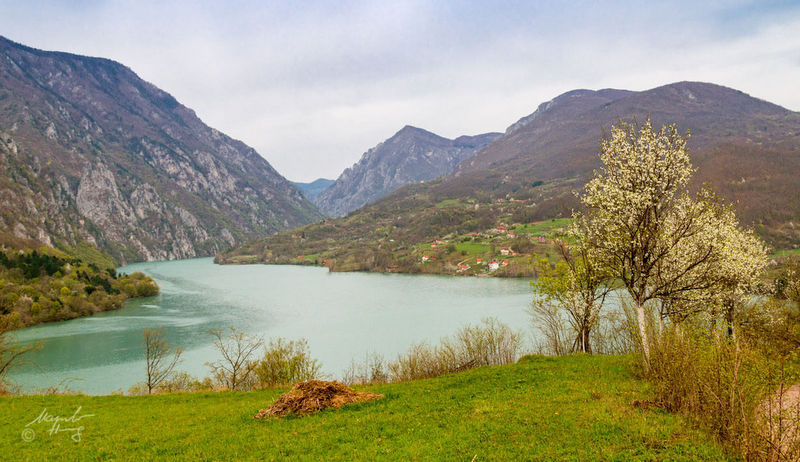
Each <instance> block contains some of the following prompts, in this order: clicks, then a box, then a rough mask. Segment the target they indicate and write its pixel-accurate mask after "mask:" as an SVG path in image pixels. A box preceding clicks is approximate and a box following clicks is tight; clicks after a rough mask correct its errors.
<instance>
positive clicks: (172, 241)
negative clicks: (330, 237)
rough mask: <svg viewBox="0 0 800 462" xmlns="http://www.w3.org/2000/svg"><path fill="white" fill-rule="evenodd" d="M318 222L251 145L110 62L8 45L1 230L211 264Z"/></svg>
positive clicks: (0, 58) (3, 80) (2, 105)
mask: <svg viewBox="0 0 800 462" xmlns="http://www.w3.org/2000/svg"><path fill="white" fill-rule="evenodd" d="M320 217H321V215H320V214H319V212H318V211H317V210H316V208H315V207H314V206H313V205H312V204H311V203H310V202H308V201H307V200H306V199H305V198H304V197H303V196H302V194H301V193H300V191H299V190H298V189H297V188H296V187H295V186H293V185H292V184H291V183H289V182H288V181H287V180H286V179H285V178H283V177H282V176H281V175H280V174H278V173H277V172H276V171H275V170H274V169H273V168H272V167H271V166H270V165H269V163H268V162H267V161H266V160H264V158H262V157H261V156H259V155H258V153H256V152H255V151H254V150H253V149H252V148H250V147H248V146H246V145H245V144H244V143H242V142H240V141H237V140H234V139H232V138H230V137H228V136H226V135H225V134H223V133H220V132H219V131H217V130H214V129H212V128H210V127H208V126H206V125H205V124H204V123H203V122H202V121H201V120H200V119H199V118H198V117H197V116H196V115H195V113H194V112H193V111H192V110H191V109H188V108H186V107H185V106H183V105H181V104H180V103H178V102H177V101H176V100H175V99H174V98H173V97H172V96H170V95H169V94H168V93H166V92H164V91H162V90H160V89H158V88H156V87H155V86H153V85H151V84H149V83H147V82H145V81H143V80H141V79H140V78H139V77H137V76H136V74H135V73H133V72H132V71H131V70H130V69H128V68H127V67H125V66H123V65H121V64H119V63H116V62H114V61H110V60H106V59H99V58H89V57H84V56H77V55H72V54H67V53H56V52H45V51H40V50H35V49H32V48H28V47H25V46H22V45H19V44H17V43H14V42H11V41H9V40H7V39H4V38H2V37H0V227H2V228H3V229H4V230H5V231H10V232H13V233H14V234H16V235H17V236H19V237H24V238H33V239H38V240H40V241H43V242H45V243H48V244H50V245H76V244H77V243H79V242H82V241H89V242H92V243H94V244H96V245H97V246H98V247H100V248H101V249H103V250H105V251H107V252H109V253H110V254H111V255H112V256H114V257H115V258H116V259H117V261H119V262H129V261H134V260H142V259H143V260H161V259H173V258H187V257H194V256H203V255H213V254H214V253H216V252H218V251H219V250H221V249H223V248H225V247H228V246H230V245H233V244H234V243H236V242H239V241H241V240H244V239H247V238H251V237H254V236H258V235H263V234H267V233H271V232H275V231H278V230H282V229H286V228H290V227H295V226H299V225H302V224H305V223H308V222H310V221H313V220H315V219H318V218H320Z"/></svg>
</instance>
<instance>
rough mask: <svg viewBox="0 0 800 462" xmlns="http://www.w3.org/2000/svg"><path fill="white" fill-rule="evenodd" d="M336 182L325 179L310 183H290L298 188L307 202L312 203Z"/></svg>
mask: <svg viewBox="0 0 800 462" xmlns="http://www.w3.org/2000/svg"><path fill="white" fill-rule="evenodd" d="M335 182H336V180H329V179H327V178H317V179H316V180H314V181H312V182H311V183H301V182H299V181H292V184H293V185H295V186H297V187H298V188H300V191H301V192H302V193H303V195H305V196H306V197H307V198H308V200H310V201H313V200H314V199H315V198H316V197H317V196H319V195H320V194H321V193H322V191H325V190H326V189H328V187H329V186H330V185H332V184H333V183H335Z"/></svg>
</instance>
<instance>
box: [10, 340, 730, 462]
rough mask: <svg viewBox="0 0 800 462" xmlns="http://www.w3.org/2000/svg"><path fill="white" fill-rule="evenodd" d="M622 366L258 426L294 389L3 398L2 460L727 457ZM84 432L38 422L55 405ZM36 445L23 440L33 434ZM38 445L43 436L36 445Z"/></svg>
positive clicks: (414, 390)
mask: <svg viewBox="0 0 800 462" xmlns="http://www.w3.org/2000/svg"><path fill="white" fill-rule="evenodd" d="M626 361H627V360H626V358H623V357H599V356H595V357H590V356H571V357H563V358H546V357H527V358H523V359H522V360H521V361H520V362H519V363H517V364H515V365H511V366H501V367H486V368H480V369H476V370H472V371H468V372H464V373H460V374H453V375H448V376H444V377H440V378H436V379H430V380H420V381H416V382H407V383H401V384H394V385H383V386H373V387H367V388H368V389H369V390H372V391H375V392H378V393H383V394H385V398H383V399H380V400H378V401H373V402H368V403H361V404H357V405H352V406H348V407H345V408H343V409H341V410H329V411H325V412H322V413H320V414H317V415H313V416H310V417H303V418H294V417H289V418H285V419H270V420H266V421H256V420H254V419H253V418H252V415H253V414H254V413H255V412H256V411H257V410H258V409H260V408H264V407H267V406H268V405H269V404H270V403H271V402H272V401H273V400H274V399H276V398H277V396H278V395H279V394H280V392H281V391H283V390H272V391H262V392H251V393H202V394H174V395H160V396H152V397H127V396H102V397H88V396H28V397H4V398H0V406H2V408H3V414H2V416H3V418H2V419H1V420H0V448H3V450H2V452H0V458H1V459H3V460H42V459H44V458H45V457H47V458H49V459H65V460H89V459H91V460H109V459H125V460H130V459H138V460H146V459H155V458H170V459H175V458H177V459H191V460H233V459H236V460H255V459H259V460H263V459H265V460H270V459H276V460H277V459H284V458H287V457H291V458H305V459H317V460H319V459H325V460H330V459H340V460H352V459H358V460H372V459H385V460H395V459H401V460H405V459H423V460H430V459H446V460H467V461H471V460H554V459H555V460H564V459H566V460H598V459H600V460H698V459H705V460H721V459H725V458H726V457H727V456H726V454H725V453H724V452H723V450H722V449H721V448H720V447H719V446H718V445H717V444H716V443H715V442H714V441H713V440H712V439H711V438H710V437H709V436H707V435H706V434H704V433H702V432H700V431H699V430H695V429H692V428H691V427H690V426H689V425H688V424H687V423H686V422H685V421H684V420H682V419H681V418H680V417H678V416H675V415H672V414H669V413H666V412H663V411H659V410H656V409H652V408H650V409H641V408H636V407H633V406H632V404H631V403H632V401H633V400H634V399H640V400H641V399H646V398H647V387H646V386H645V385H644V384H643V383H642V382H640V381H638V380H636V379H635V378H634V377H632V376H631V374H630V372H629V368H628V367H627V365H626ZM79 406H80V407H81V410H80V412H79V415H80V416H86V417H84V418H82V419H80V420H79V421H78V422H75V423H71V422H62V423H61V428H62V429H63V428H70V427H75V426H78V425H81V426H83V427H84V428H83V430H82V431H81V438H80V441H79V442H78V441H73V439H72V437H73V436H74V435H75V432H74V431H64V432H59V433H56V434H50V433H49V429H50V428H51V426H52V424H51V423H48V422H39V423H33V424H31V425H29V426H27V427H26V425H27V424H29V423H30V422H31V421H34V420H35V419H36V418H37V416H39V415H40V414H41V413H42V411H43V409H46V412H47V413H49V414H50V415H57V416H62V417H69V416H72V415H73V414H75V411H76V409H77V408H78V407H79ZM23 438H24V439H23ZM26 439H27V440H30V441H26Z"/></svg>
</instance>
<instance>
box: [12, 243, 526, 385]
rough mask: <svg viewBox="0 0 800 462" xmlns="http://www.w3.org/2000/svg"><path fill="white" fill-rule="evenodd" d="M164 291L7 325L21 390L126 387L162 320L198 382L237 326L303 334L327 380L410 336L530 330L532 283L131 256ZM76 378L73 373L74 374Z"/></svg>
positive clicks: (268, 333)
mask: <svg viewBox="0 0 800 462" xmlns="http://www.w3.org/2000/svg"><path fill="white" fill-rule="evenodd" d="M119 271H120V272H124V273H132V272H134V271H142V272H144V273H145V274H147V275H149V276H151V277H152V278H153V279H155V280H156V282H158V285H159V286H160V287H161V293H160V294H159V295H158V296H155V297H148V298H143V299H136V300H131V301H129V302H127V303H126V304H125V306H124V307H123V308H121V309H119V310H115V311H109V312H105V313H100V314H98V315H96V316H92V317H88V318H80V319H75V320H71V321H65V322H59V323H51V324H44V325H39V326H35V327H30V328H27V329H22V330H19V331H15V336H16V337H17V339H18V340H19V341H20V342H22V343H26V344H29V343H35V342H41V344H42V346H43V349H42V350H40V351H36V352H33V353H31V354H30V356H29V359H31V360H33V361H35V362H36V364H37V366H38V368H33V367H26V368H25V369H22V368H21V369H18V370H16V371H14V372H12V376H11V378H12V380H14V381H15V382H16V383H18V384H20V385H22V386H23V387H24V389H25V390H28V391H30V390H33V389H34V388H36V387H48V386H51V385H56V384H58V383H60V382H62V381H65V380H66V381H68V382H69V388H70V389H72V390H74V391H81V392H84V393H88V394H106V393H111V392H113V391H116V390H120V389H121V390H123V391H127V390H128V388H129V387H130V386H131V385H133V384H134V383H136V382H139V381H142V380H143V379H144V360H143V358H144V350H143V347H142V331H143V330H144V329H147V328H156V327H159V326H164V328H165V330H166V332H167V342H168V343H170V344H173V345H180V346H182V347H183V348H184V349H185V352H184V354H183V362H182V363H181V364H180V365H179V366H178V369H179V370H183V371H186V372H189V373H191V374H193V375H196V376H200V377H204V376H206V375H209V369H208V367H207V366H205V365H204V364H205V363H206V362H208V361H214V360H216V359H217V358H218V355H217V352H216V350H214V348H213V347H212V345H211V342H212V337H211V335H209V334H208V333H207V332H206V331H208V330H209V329H214V328H226V327H228V326H233V327H235V328H237V329H240V330H243V331H246V332H248V333H252V334H257V335H260V336H263V337H264V338H265V339H266V340H269V339H270V338H277V337H283V338H286V339H290V340H294V339H300V338H305V339H307V340H308V344H309V347H310V351H311V355H312V356H313V357H315V358H317V359H319V360H320V361H321V363H322V366H323V371H324V372H326V373H327V374H328V375H329V377H330V378H340V377H341V376H342V372H344V370H345V369H347V367H348V366H349V365H350V364H351V362H352V361H353V360H356V361H360V360H363V359H364V358H365V356H366V355H367V354H368V353H379V354H382V355H384V356H385V357H386V358H387V359H391V358H394V357H395V356H396V355H397V354H398V353H402V352H405V351H406V350H407V349H408V348H409V347H410V346H411V344H412V343H414V342H419V341H429V342H438V341H439V339H440V338H441V337H443V336H447V335H451V334H453V333H455V332H456V331H457V330H458V329H460V328H461V327H463V326H464V325H466V324H468V323H472V324H475V323H479V322H480V321H481V319H482V318H485V317H487V316H494V317H496V318H498V319H500V320H501V321H503V322H505V323H507V324H509V325H511V326H512V327H514V328H516V329H520V330H522V331H524V332H525V333H526V335H527V333H528V332H530V330H531V329H530V327H529V325H530V322H529V318H528V315H527V314H526V312H525V309H526V308H527V306H528V305H529V304H530V301H531V299H532V295H531V289H530V286H529V282H528V280H523V279H499V278H474V277H452V276H430V275H405V274H381V273H330V272H328V270H327V269H326V268H317V267H308V266H281V265H244V266H220V265H215V264H214V263H213V260H212V259H211V258H198V259H191V260H177V261H167V262H153V263H135V264H132V265H128V266H124V267H121V268H119ZM72 379H80V380H72Z"/></svg>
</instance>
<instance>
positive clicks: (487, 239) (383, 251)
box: [214, 219, 571, 278]
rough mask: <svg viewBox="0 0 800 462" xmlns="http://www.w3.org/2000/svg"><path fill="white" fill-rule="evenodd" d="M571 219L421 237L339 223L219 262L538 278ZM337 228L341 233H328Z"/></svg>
mask: <svg viewBox="0 0 800 462" xmlns="http://www.w3.org/2000/svg"><path fill="white" fill-rule="evenodd" d="M570 222H571V220H570V219H552V220H547V221H541V222H536V223H529V224H520V223H511V224H508V225H506V224H500V225H497V226H493V227H491V228H487V229H483V230H482V231H480V232H467V233H452V232H451V233H448V234H444V235H441V236H437V237H433V238H430V239H426V240H424V241H418V240H404V239H401V238H399V237H398V239H393V238H391V237H390V236H391V235H390V234H388V235H381V236H379V237H376V236H362V235H360V234H359V233H358V232H357V231H356V230H355V229H354V230H352V231H353V232H344V231H342V230H338V229H337V227H336V225H335V224H334V223H333V222H323V223H319V224H315V225H308V226H306V227H304V228H300V229H298V230H296V232H291V233H289V232H287V233H281V234H275V235H272V236H269V237H267V238H265V239H263V240H258V241H254V242H251V243H249V244H243V245H240V246H238V247H236V248H233V249H231V250H229V251H227V252H223V253H220V254H218V255H217V256H216V257H215V258H214V262H215V263H218V264H238V265H241V264H259V263H263V264H290V265H314V266H324V267H326V268H328V270H330V271H331V272H353V271H366V272H377V273H407V274H442V275H451V276H492V277H526V278H535V277H537V275H538V267H539V266H540V264H541V262H542V261H548V262H554V261H555V260H556V259H557V257H558V255H559V253H560V252H561V250H563V249H565V248H568V246H569V242H568V239H567V238H566V236H565V230H566V227H567V226H568V225H569V223H570ZM328 233H335V235H336V238H332V237H326V236H327V235H328Z"/></svg>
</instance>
